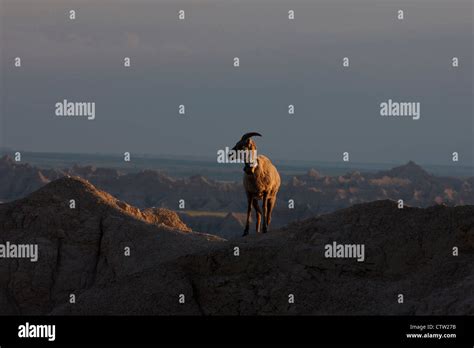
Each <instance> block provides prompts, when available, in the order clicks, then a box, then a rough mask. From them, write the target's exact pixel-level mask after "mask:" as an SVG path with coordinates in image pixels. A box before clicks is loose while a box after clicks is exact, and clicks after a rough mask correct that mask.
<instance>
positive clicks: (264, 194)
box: [233, 133, 281, 236]
mask: <svg viewBox="0 0 474 348" xmlns="http://www.w3.org/2000/svg"><path fill="white" fill-rule="evenodd" d="M252 136H261V135H260V134H259V133H247V134H244V135H243V136H242V139H240V141H239V142H237V144H236V145H235V146H234V148H233V150H237V151H238V150H246V151H250V153H253V154H255V153H256V150H257V146H256V145H255V142H254V141H253V140H252V139H251V137H252ZM252 158H254V157H253V156H252ZM244 172H245V174H244V180H243V182H244V188H245V193H246V194H247V223H246V224H245V230H244V236H246V235H247V234H248V233H249V224H250V215H251V213H252V206H253V207H254V209H255V212H256V214H257V225H256V229H257V232H260V222H261V220H262V216H263V224H262V232H263V233H265V232H267V228H268V226H270V222H271V218H272V211H273V208H274V207H275V203H276V196H277V193H278V190H279V189H280V183H281V180H280V174H278V171H277V169H276V168H275V166H274V165H273V163H272V162H271V161H270V160H269V159H268V158H267V157H265V156H263V155H259V156H257V158H256V159H255V160H253V161H249V162H246V163H245V167H244ZM259 200H261V201H262V209H260V207H259V205H258V201H259Z"/></svg>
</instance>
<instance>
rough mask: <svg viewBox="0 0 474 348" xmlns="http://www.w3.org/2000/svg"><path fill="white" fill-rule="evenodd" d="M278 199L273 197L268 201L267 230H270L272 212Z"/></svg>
mask: <svg viewBox="0 0 474 348" xmlns="http://www.w3.org/2000/svg"><path fill="white" fill-rule="evenodd" d="M275 202H276V197H271V198H269V199H268V203H267V228H270V222H271V221H272V212H273V208H274V207H275Z"/></svg>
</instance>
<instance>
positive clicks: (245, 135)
mask: <svg viewBox="0 0 474 348" xmlns="http://www.w3.org/2000/svg"><path fill="white" fill-rule="evenodd" d="M261 136H262V135H261V134H260V133H257V132H250V133H245V134H244V135H242V139H240V140H247V139H248V138H251V137H261Z"/></svg>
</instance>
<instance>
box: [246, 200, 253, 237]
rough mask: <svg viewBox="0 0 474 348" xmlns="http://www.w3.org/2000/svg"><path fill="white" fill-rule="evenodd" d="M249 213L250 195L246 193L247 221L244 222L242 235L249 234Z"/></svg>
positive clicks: (250, 206)
mask: <svg viewBox="0 0 474 348" xmlns="http://www.w3.org/2000/svg"><path fill="white" fill-rule="evenodd" d="M251 213H252V197H251V196H250V195H248V196H247V223H246V224H245V230H244V236H246V235H248V234H249V228H250V214H251Z"/></svg>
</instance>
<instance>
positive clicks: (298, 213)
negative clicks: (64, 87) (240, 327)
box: [0, 156, 474, 224]
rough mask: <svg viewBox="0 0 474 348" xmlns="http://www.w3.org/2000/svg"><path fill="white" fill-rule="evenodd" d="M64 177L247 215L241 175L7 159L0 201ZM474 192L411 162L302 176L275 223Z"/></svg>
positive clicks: (468, 181) (148, 201) (291, 183)
mask: <svg viewBox="0 0 474 348" xmlns="http://www.w3.org/2000/svg"><path fill="white" fill-rule="evenodd" d="M197 172H198V171H197ZM66 175H70V176H79V177H82V178H84V179H86V180H88V181H90V182H91V183H92V184H94V185H96V186H97V187H99V188H100V189H103V190H105V191H107V192H109V193H111V194H112V195H114V196H116V197H118V198H119V199H122V200H124V201H126V202H128V203H130V204H133V205H135V206H138V207H141V208H146V207H152V206H156V207H165V208H169V209H172V210H192V211H199V210H201V211H222V212H243V211H244V210H245V197H244V193H243V191H242V187H241V174H240V173H238V174H237V175H236V177H235V180H236V181H235V182H220V181H215V180H212V179H209V178H206V177H204V176H202V175H194V176H191V177H188V178H183V179H182V178H174V177H171V176H169V175H166V174H164V173H163V172H160V171H155V170H141V171H138V172H134V173H125V172H123V171H121V170H120V169H112V168H99V167H94V166H84V167H80V166H72V167H70V168H66V169H55V168H50V169H44V168H38V167H36V166H32V165H29V164H23V163H22V162H16V161H14V159H12V158H11V157H7V156H4V157H3V158H1V159H0V177H1V180H0V201H3V202H6V201H11V200H15V199H18V198H22V197H24V196H26V195H27V194H29V193H31V192H33V191H35V190H37V189H38V188H40V187H42V186H43V185H45V184H46V183H48V182H51V181H53V180H56V179H58V178H60V177H63V176H66ZM473 187H474V178H473V177H470V178H465V179H462V178H455V177H439V176H434V175H431V174H429V173H428V172H426V171H425V170H424V169H423V168H421V167H420V166H418V165H417V164H415V163H413V162H411V161H410V162H408V163H407V164H405V165H402V166H399V167H395V168H393V169H391V170H386V171H379V172H376V173H361V172H359V171H353V172H350V173H347V174H345V175H336V176H328V175H322V174H321V173H320V172H319V171H317V170H315V169H311V170H309V171H308V172H307V173H306V174H302V175H295V176H292V177H290V178H289V179H287V180H284V181H283V184H282V188H281V192H280V194H279V197H278V198H279V201H278V204H277V207H276V210H277V213H276V214H275V220H276V221H275V222H276V224H281V223H286V222H288V221H293V220H295V219H300V218H305V217H308V216H313V215H315V214H319V213H328V212H332V211H335V210H337V209H340V208H345V207H348V206H351V205H353V204H356V203H362V202H370V201H375V200H382V199H391V200H395V201H399V200H403V204H406V205H410V206H418V207H426V206H431V205H435V204H446V205H464V204H474V195H473ZM180 202H181V203H180Z"/></svg>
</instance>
